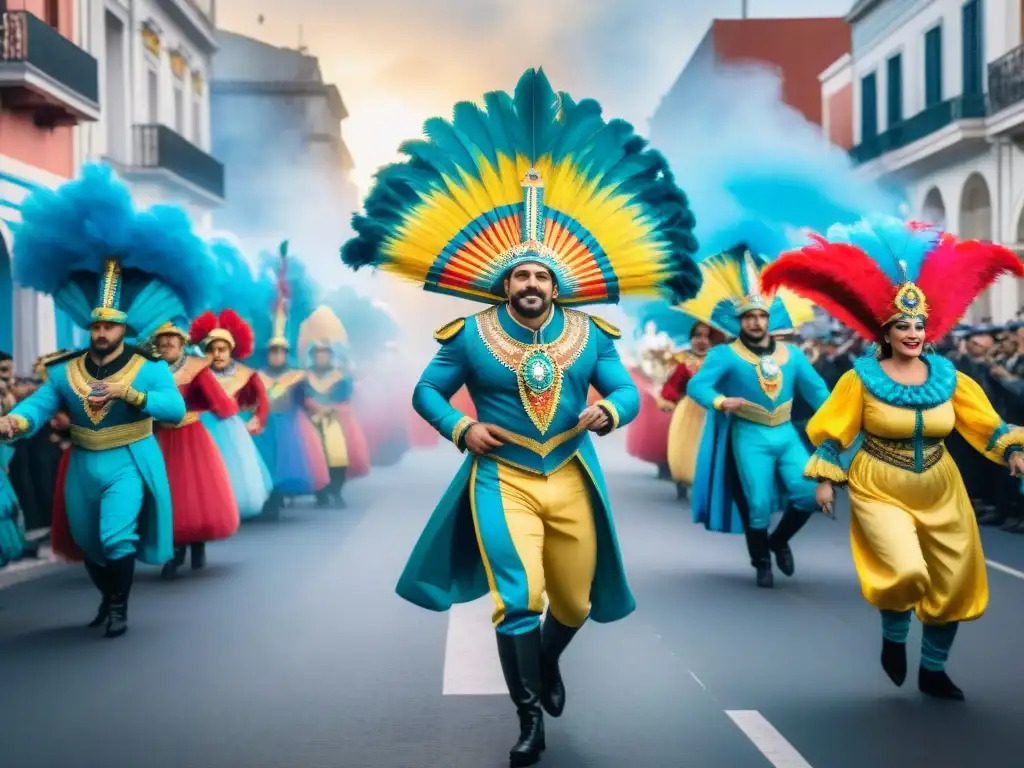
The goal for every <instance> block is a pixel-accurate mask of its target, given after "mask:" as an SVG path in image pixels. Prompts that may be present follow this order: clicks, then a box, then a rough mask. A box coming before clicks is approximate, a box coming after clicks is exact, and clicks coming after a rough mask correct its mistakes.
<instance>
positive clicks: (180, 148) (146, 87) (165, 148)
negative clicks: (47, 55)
mask: <svg viewBox="0 0 1024 768" xmlns="http://www.w3.org/2000/svg"><path fill="white" fill-rule="evenodd" d="M79 5H80V6H81V8H80V13H79V25H80V29H79V33H80V34H79V38H80V40H81V41H82V43H81V44H82V46H83V47H84V48H85V49H86V50H87V51H89V52H90V53H92V55H93V56H95V57H96V59H98V60H99V67H100V103H101V105H102V109H101V114H100V119H99V121H98V122H97V123H95V124H93V125H89V126H83V127H82V128H80V129H79V131H78V145H77V148H76V149H77V153H78V159H79V161H80V162H89V161H95V160H105V161H107V162H109V163H110V164H111V165H113V166H114V167H115V168H116V169H117V171H118V173H119V174H120V175H121V176H122V177H123V178H124V179H125V180H126V181H128V182H129V183H130V184H131V186H132V190H133V194H134V196H135V200H136V203H137V204H138V205H140V206H147V205H152V204H154V203H158V202H161V203H174V204H178V205H181V206H182V207H184V208H185V209H186V210H188V211H189V213H190V215H191V216H192V218H193V221H194V222H195V224H196V226H197V228H198V229H199V230H200V231H201V232H209V231H210V228H211V224H212V214H213V211H214V210H215V209H216V208H217V207H219V206H220V205H221V204H222V203H223V201H224V168H223V166H222V165H221V163H219V162H218V161H217V160H216V159H215V158H214V157H213V156H212V155H211V153H210V96H209V88H208V85H207V84H208V82H209V74H210V69H211V60H212V58H213V55H214V53H215V52H216V50H217V42H216V38H215V36H214V25H215V18H216V3H215V0H80V2H79Z"/></svg>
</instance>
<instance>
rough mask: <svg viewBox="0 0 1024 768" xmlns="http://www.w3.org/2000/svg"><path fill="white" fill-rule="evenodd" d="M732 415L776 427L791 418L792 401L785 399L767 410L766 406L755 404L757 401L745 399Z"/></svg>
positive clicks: (765, 425) (764, 425)
mask: <svg viewBox="0 0 1024 768" xmlns="http://www.w3.org/2000/svg"><path fill="white" fill-rule="evenodd" d="M733 416H737V417H739V418H741V419H744V420H746V421H752V422H754V423H755V424H760V425H761V426H763V427H778V426H781V425H782V424H786V423H787V422H789V421H790V420H791V419H792V418H793V401H792V400H787V401H786V402H784V403H782V405H779V406H778V407H776V408H775V410H773V411H769V410H768V409H767V408H765V407H763V406H760V405H757V403H751V402H749V401H747V402H744V404H743V405H742V406H740V409H739V410H738V411H735V412H734V413H733Z"/></svg>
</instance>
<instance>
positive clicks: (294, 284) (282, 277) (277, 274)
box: [251, 240, 319, 354]
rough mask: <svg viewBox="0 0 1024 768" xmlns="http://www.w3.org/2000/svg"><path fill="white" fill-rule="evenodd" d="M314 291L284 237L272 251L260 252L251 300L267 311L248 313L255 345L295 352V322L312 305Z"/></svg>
mask: <svg viewBox="0 0 1024 768" xmlns="http://www.w3.org/2000/svg"><path fill="white" fill-rule="evenodd" d="M318 294H319V290H318V288H317V286H316V284H315V283H314V282H313V280H312V279H311V277H310V275H309V273H308V272H307V271H306V266H305V264H303V263H302V261H300V260H299V259H298V258H296V257H295V256H294V255H292V254H291V253H290V252H289V250H288V241H287V240H285V241H284V242H282V243H281V244H280V246H278V251H277V254H276V255H272V254H269V253H263V254H262V255H261V258H260V268H259V271H258V275H257V278H256V290H255V301H256V302H258V304H259V306H262V307H265V308H266V309H269V310H270V314H269V317H268V315H267V312H266V309H265V310H264V311H263V313H262V314H260V313H259V312H254V313H253V315H252V318H251V319H252V322H253V330H254V332H255V334H256V347H257V349H261V350H270V349H273V348H283V349H286V350H289V351H290V352H292V353H293V354H297V353H298V349H297V346H298V335H299V326H300V325H301V324H302V321H303V320H305V319H306V318H307V317H309V316H310V314H312V312H313V310H314V309H315V308H316V306H317V304H318V302H317V298H318Z"/></svg>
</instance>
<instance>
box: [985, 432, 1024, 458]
mask: <svg viewBox="0 0 1024 768" xmlns="http://www.w3.org/2000/svg"><path fill="white" fill-rule="evenodd" d="M1007 426H1008V427H1009V428H1010V429H1009V431H1008V432H1007V433H1006V434H1004V435H1003V436H1002V437H1000V438H999V439H998V440H996V443H995V445H993V446H992V453H994V454H995V455H996V456H998V457H999V461H1003V460H1004V459H1003V454H1005V453H1006V449H1007V448H1009V447H1010V446H1011V445H1019V446H1021V447H1022V448H1024V428H1022V427H1018V426H1015V425H1013V424H1008V425H1007Z"/></svg>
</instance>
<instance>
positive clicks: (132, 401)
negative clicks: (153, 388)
mask: <svg viewBox="0 0 1024 768" xmlns="http://www.w3.org/2000/svg"><path fill="white" fill-rule="evenodd" d="M124 401H125V402H126V403H128V405H131V406H133V407H135V408H142V407H143V406H145V405H146V393H145V392H139V390H137V389H135V388H134V387H128V389H126V390H125V393H124Z"/></svg>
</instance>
